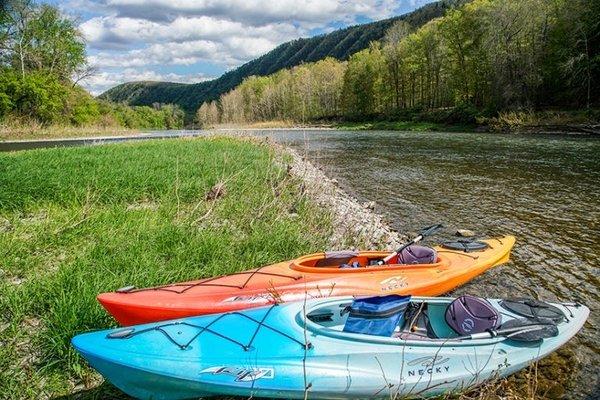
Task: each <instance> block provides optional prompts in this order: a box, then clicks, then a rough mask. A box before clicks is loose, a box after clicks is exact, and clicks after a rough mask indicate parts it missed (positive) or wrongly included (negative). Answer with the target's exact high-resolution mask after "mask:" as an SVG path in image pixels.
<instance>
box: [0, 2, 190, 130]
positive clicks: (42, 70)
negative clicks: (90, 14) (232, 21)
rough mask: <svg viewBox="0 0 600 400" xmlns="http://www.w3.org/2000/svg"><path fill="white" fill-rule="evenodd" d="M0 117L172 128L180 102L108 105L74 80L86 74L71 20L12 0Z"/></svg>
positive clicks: (5, 29) (0, 62)
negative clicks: (175, 103)
mask: <svg viewBox="0 0 600 400" xmlns="http://www.w3.org/2000/svg"><path fill="white" fill-rule="evenodd" d="M0 48H1V49H2V52H1V54H0V120H1V121H4V120H6V119H8V118H10V119H13V120H16V121H17V124H19V123H29V122H32V123H41V124H42V125H75V126H89V125H104V126H111V125H119V126H124V127H128V128H146V129H174V128H181V127H182V126H183V119H184V114H183V112H182V110H181V109H180V108H179V107H177V106H171V105H162V104H156V105H153V107H128V106H125V105H111V104H104V102H99V101H98V100H96V99H94V98H93V97H92V96H91V95H90V94H89V93H87V92H86V91H85V90H83V89H82V88H80V87H78V86H76V85H75V84H73V83H72V81H71V79H72V78H73V77H76V76H77V75H78V74H82V73H85V71H86V69H87V68H88V67H87V64H86V57H85V43H84V41H83V39H82V35H81V33H80V32H79V30H78V29H77V27H76V24H75V22H74V21H73V20H71V19H70V18H68V17H65V16H63V15H62V14H61V13H60V11H59V10H58V9H57V8H56V7H53V6H50V5H46V4H42V5H37V4H36V3H33V2H29V1H25V0H9V1H7V2H3V3H2V9H1V12H0Z"/></svg>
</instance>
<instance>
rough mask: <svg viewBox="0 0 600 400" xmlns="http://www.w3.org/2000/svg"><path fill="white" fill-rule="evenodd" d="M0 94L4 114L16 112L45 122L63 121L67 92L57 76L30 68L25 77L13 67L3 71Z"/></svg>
mask: <svg viewBox="0 0 600 400" xmlns="http://www.w3.org/2000/svg"><path fill="white" fill-rule="evenodd" d="M0 98H3V99H5V100H4V101H2V103H3V106H2V109H3V111H4V112H3V115H4V116H6V115H7V114H9V113H14V114H17V115H21V116H27V117H30V118H34V119H37V120H39V121H40V122H42V123H54V122H60V121H61V120H62V119H63V114H62V111H63V109H64V107H65V102H66V99H67V93H66V92H65V90H64V87H63V85H62V84H61V83H60V82H59V81H58V78H57V77H55V76H53V75H49V74H46V73H44V72H42V71H37V72H30V73H28V74H26V75H25V76H24V77H21V76H19V75H18V74H17V73H16V72H14V71H5V72H4V73H2V74H1V75H0Z"/></svg>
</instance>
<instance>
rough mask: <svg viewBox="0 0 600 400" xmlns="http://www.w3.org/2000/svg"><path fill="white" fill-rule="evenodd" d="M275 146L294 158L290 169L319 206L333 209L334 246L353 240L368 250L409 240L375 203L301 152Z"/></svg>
mask: <svg viewBox="0 0 600 400" xmlns="http://www.w3.org/2000/svg"><path fill="white" fill-rule="evenodd" d="M275 146H277V148H278V149H279V151H282V152H284V154H286V155H288V156H289V157H291V163H290V164H288V171H289V172H290V173H291V174H292V175H294V176H297V177H298V178H300V179H301V180H302V182H303V188H304V189H303V190H304V191H305V193H306V194H307V195H308V196H309V197H310V198H311V199H312V200H313V201H315V202H316V203H317V204H318V205H319V206H321V207H323V208H325V209H327V210H329V212H330V214H331V216H332V220H333V229H334V231H333V235H332V237H331V245H332V248H333V247H338V248H341V247H344V246H345V245H346V246H347V245H349V244H350V242H351V243H356V244H360V245H362V246H363V248H368V249H373V248H377V249H393V248H396V247H398V245H399V244H400V243H401V241H403V240H404V239H405V237H404V236H403V235H400V234H399V233H398V232H396V231H394V230H393V229H391V228H390V227H389V226H388V225H387V224H386V223H385V221H384V220H383V218H382V216H381V215H379V214H377V213H376V212H375V211H374V210H373V209H374V207H375V203H374V202H369V203H365V204H361V203H360V202H359V201H358V200H357V199H355V198H353V197H351V196H350V195H348V194H347V193H346V192H344V191H343V190H342V189H340V188H339V187H338V186H337V182H336V181H335V180H334V179H331V178H329V177H328V176H327V175H325V173H324V172H323V171H322V170H321V169H319V168H317V167H315V166H314V165H313V164H312V163H311V162H310V161H309V160H307V159H306V158H305V157H302V156H301V155H300V154H299V153H298V152H297V151H295V150H293V149H290V148H284V147H281V146H278V145H275ZM340 246H341V247H340Z"/></svg>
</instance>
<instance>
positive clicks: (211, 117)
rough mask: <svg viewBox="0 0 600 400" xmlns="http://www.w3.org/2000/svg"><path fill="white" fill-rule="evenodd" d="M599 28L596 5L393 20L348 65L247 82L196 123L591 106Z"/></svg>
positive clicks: (495, 3) (598, 79) (456, 11)
mask: <svg viewBox="0 0 600 400" xmlns="http://www.w3.org/2000/svg"><path fill="white" fill-rule="evenodd" d="M599 32H600V2H597V1H593V2H592V1H586V0H573V1H565V0H519V1H517V0H474V1H471V2H468V3H466V4H462V5H459V6H457V7H453V8H451V9H449V10H448V11H447V12H446V13H445V14H444V15H443V16H442V17H439V18H435V19H432V20H431V21H429V22H427V23H426V24H425V25H423V26H421V27H417V28H415V27H414V26H412V25H411V24H410V23H408V22H407V21H404V20H400V21H396V22H395V23H394V25H393V26H391V27H390V28H389V29H388V30H387V32H386V33H385V36H384V37H383V38H382V40H380V41H374V42H371V44H370V46H369V47H368V48H366V49H364V50H362V51H360V52H357V53H355V54H353V55H351V56H350V57H349V59H348V61H338V60H336V59H333V58H327V59H325V60H322V61H318V62H315V63H306V64H302V65H299V66H296V67H293V68H290V69H284V70H281V71H278V72H276V73H274V74H271V75H269V76H262V77H261V76H253V77H249V78H246V79H245V80H244V81H243V82H242V83H241V84H240V85H239V86H237V87H236V88H235V89H234V90H231V91H230V92H228V93H226V94H224V95H222V96H221V97H220V98H219V99H218V100H216V101H212V102H205V103H203V104H202V105H201V107H200V108H199V109H198V111H197V119H198V121H199V122H200V123H201V124H202V125H204V126H207V125H214V124H218V123H249V122H260V121H272V120H280V121H295V122H300V123H310V122H314V121H319V120H332V119H333V120H335V119H338V120H339V119H342V120H346V121H365V120H377V119H379V120H405V119H429V120H436V121H441V122H446V123H471V122H475V120H476V119H477V118H480V117H494V116H496V115H498V114H499V113H502V112H510V111H519V110H527V111H536V110H559V109H563V110H573V109H580V110H593V108H594V107H597V106H598V104H599V97H600V94H599V93H600V34H599ZM590 112H593V111H590Z"/></svg>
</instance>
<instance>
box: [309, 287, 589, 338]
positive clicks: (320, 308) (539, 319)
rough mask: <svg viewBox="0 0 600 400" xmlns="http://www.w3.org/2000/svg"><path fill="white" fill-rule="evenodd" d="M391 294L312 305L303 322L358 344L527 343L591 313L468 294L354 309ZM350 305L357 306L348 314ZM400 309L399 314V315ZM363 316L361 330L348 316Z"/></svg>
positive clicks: (316, 331) (577, 323)
mask: <svg viewBox="0 0 600 400" xmlns="http://www.w3.org/2000/svg"><path fill="white" fill-rule="evenodd" d="M386 297H387V298H390V297H392V296H383V297H371V298H346V299H337V300H331V301H321V302H319V303H318V304H317V305H316V306H315V307H314V308H312V309H311V308H308V309H307V312H306V319H305V318H303V317H302V315H304V314H299V316H298V318H299V319H298V322H299V323H300V324H305V325H306V329H307V330H308V331H311V332H313V333H314V334H318V335H319V334H320V335H325V336H330V337H335V338H337V339H345V340H350V341H354V342H358V343H360V342H366V343H381V344H396V345H404V344H407V345H411V346H412V345H415V346H420V345H423V346H428V345H431V344H436V345H440V346H445V345H448V346H463V345H468V346H472V345H474V344H475V343H477V344H481V345H486V344H490V343H496V342H499V341H504V340H507V339H510V340H511V341H512V342H513V343H514V344H515V345H519V343H524V344H525V345H526V346H527V345H529V344H530V343H539V342H540V341H541V340H543V339H547V338H553V337H556V336H558V335H559V333H560V332H563V331H565V330H573V331H574V332H576V331H577V330H578V329H579V328H580V327H581V325H583V323H584V322H585V319H586V318H587V315H588V314H589V310H588V309H587V308H586V307H584V306H581V305H579V304H550V303H544V302H540V301H537V300H532V299H522V298H516V299H506V300H494V299H492V300H486V299H482V298H478V297H474V296H469V295H465V296H460V297H458V298H456V299H453V298H425V297H414V298H410V297H409V296H404V299H408V300H407V305H406V306H405V307H404V308H402V307H395V308H394V307H388V308H387V310H383V309H382V310H383V311H381V312H380V313H379V314H378V315H377V316H376V317H373V313H371V314H369V312H366V313H364V312H363V313H361V312H357V311H356V309H355V308H354V307H355V305H356V304H357V302H364V301H367V302H368V301H371V299H382V298H386ZM395 297H397V298H400V299H395V300H394V299H392V301H396V302H401V301H402V298H403V296H395ZM377 301H380V300H377ZM349 308H352V310H351V311H350V312H347V310H348V309H349ZM359 311H360V310H359ZM395 311H398V313H397V314H394V312H395ZM362 316H364V318H365V321H363V322H360V323H359V324H358V325H359V329H358V330H357V329H356V321H349V319H351V318H354V319H356V318H357V317H358V318H360V317H362ZM394 318H395V319H394ZM386 319H388V320H390V321H392V323H393V324H395V325H391V326H390V325H387V326H385V325H382V324H381V321H382V320H386ZM353 324H354V326H352V325H353ZM361 324H362V326H361ZM349 327H350V329H349ZM361 329H362V330H361ZM386 329H387V330H386Z"/></svg>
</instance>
